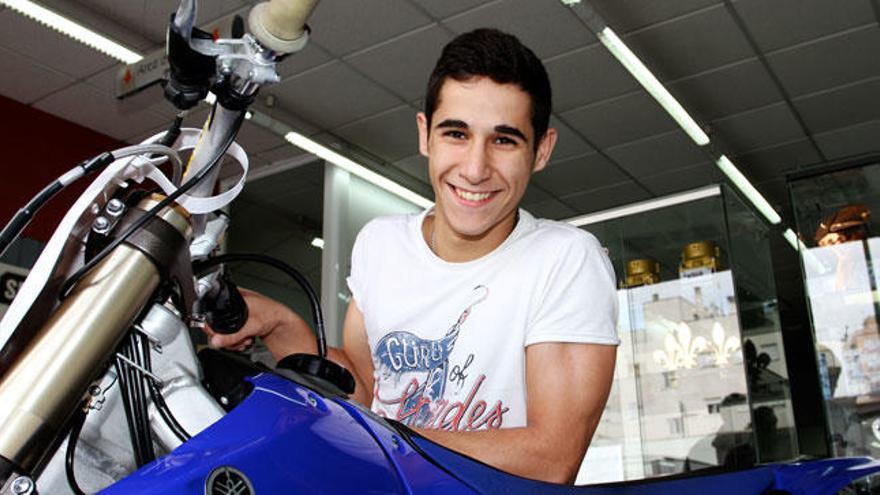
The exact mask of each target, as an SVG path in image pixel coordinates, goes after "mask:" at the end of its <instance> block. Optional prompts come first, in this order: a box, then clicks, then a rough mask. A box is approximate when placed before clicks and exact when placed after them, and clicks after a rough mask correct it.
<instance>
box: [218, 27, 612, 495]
mask: <svg viewBox="0 0 880 495" xmlns="http://www.w3.org/2000/svg"><path fill="white" fill-rule="evenodd" d="M550 108H551V96H550V83H549V80H548V78H547V74H546V72H545V70H544V67H543V65H542V64H541V62H540V60H538V58H537V57H535V55H534V54H533V53H532V52H531V51H530V50H529V49H528V48H526V47H524V46H523V45H521V44H520V43H519V41H518V40H517V39H516V38H514V37H513V36H510V35H507V34H504V33H501V32H499V31H495V30H487V29H483V30H477V31H473V32H470V33H467V34H464V35H461V36H459V37H458V38H456V39H455V40H453V41H452V42H451V43H450V44H449V45H447V46H446V48H445V49H444V51H443V54H442V56H441V58H440V60H439V61H438V62H437V66H436V67H435V69H434V72H433V73H432V75H431V79H430V81H429V84H428V94H427V98H426V103H425V112H424V113H419V114H418V116H417V123H418V128H419V149H420V151H421V153H422V154H423V155H425V156H426V157H427V158H428V167H429V173H430V178H431V185H432V186H433V188H434V194H435V199H436V204H435V206H434V208H433V209H432V210H430V211H427V212H423V213H421V214H417V215H407V216H396V217H386V218H379V219H376V220H373V221H372V222H370V223H369V224H368V225H367V226H365V227H364V228H363V230H362V231H361V233H360V234H359V235H358V238H357V241H356V243H355V247H354V250H353V253H352V273H351V276H350V277H349V279H348V283H349V286H350V288H351V291H352V295H353V297H352V301H351V303H350V304H349V307H348V312H347V314H346V317H345V322H344V328H343V334H344V345H343V347H342V348H341V349H332V350H331V351H330V353H329V354H330V358H331V359H333V360H335V361H337V362H339V363H340V364H342V365H344V366H345V367H346V368H348V369H349V370H350V371H352V373H353V375H354V376H355V378H356V382H357V389H356V392H355V398H356V399H357V400H358V401H360V402H362V403H363V404H365V405H368V406H370V407H371V408H372V410H373V411H375V412H376V413H378V414H380V415H383V416H387V417H390V418H394V419H397V420H399V421H402V422H403V423H405V424H407V425H409V426H411V427H414V428H418V429H419V432H420V433H421V434H423V435H424V436H426V437H428V438H430V439H432V440H434V441H436V442H438V443H440V444H443V445H445V446H447V447H450V448H452V449H455V450H458V451H460V452H462V453H465V454H468V455H470V456H472V457H475V458H477V459H480V460H482V461H484V462H486V463H488V464H491V465H493V466H496V467H498V468H500V469H503V470H506V471H509V472H512V473H515V474H519V475H521V476H526V477H529V478H535V479H542V480H548V481H555V482H560V483H570V482H572V481H573V480H574V477H575V475H576V473H577V470H578V467H579V465H580V462H581V459H582V458H583V455H584V452H585V451H586V448H587V445H588V444H589V442H590V438H591V437H592V434H593V432H594V430H595V428H596V425H597V424H598V422H599V418H600V416H601V413H602V410H603V408H604V405H605V401H606V399H607V396H608V391H609V389H610V385H611V378H612V375H613V369H614V361H615V354H616V347H615V346H616V344H617V343H618V340H617V337H616V334H615V326H616V323H615V321H616V315H617V308H616V294H615V287H614V273H613V271H612V269H611V266H610V263H609V261H608V258H607V256H606V255H605V254H604V252H603V250H602V248H601V246H600V245H599V243H598V242H597V241H596V239H595V238H594V237H592V236H591V235H589V234H587V233H586V232H583V231H581V230H579V229H577V228H574V227H571V226H569V225H565V224H561V223H557V222H552V221H548V220H537V219H535V218H534V217H532V216H531V215H530V214H529V213H527V212H525V211H524V210H520V209H519V208H518V205H519V202H520V200H521V199H522V196H523V194H524V193H525V190H526V186H527V185H528V182H529V178H530V176H531V174H532V173H533V172H537V171H539V170H541V169H543V168H544V167H545V166H546V165H547V162H548V160H549V159H550V155H551V152H552V151H553V147H554V145H555V143H556V131H555V130H554V129H551V128H548V122H549V116H550ZM245 296H246V299H247V301H248V305H249V307H250V308H251V315H252V316H251V318H250V320H249V321H248V324H247V325H246V326H245V328H243V329H242V330H241V331H239V332H238V333H237V334H234V335H230V336H220V335H217V336H214V337H213V338H212V343H213V344H215V345H218V346H224V347H232V348H235V347H241V346H242V345H244V344H246V343H248V342H250V341H251V339H252V338H253V337H254V336H260V337H262V338H263V340H264V341H265V343H266V345H267V346H268V347H269V348H270V349H271V350H272V352H273V354H274V355H275V356H276V357H279V358H280V357H283V356H285V355H287V354H289V353H292V352H303V351H309V350H310V351H312V352H314V342H313V337H312V335H311V332H310V330H309V329H308V326H307V325H306V324H305V322H303V321H302V319H300V318H299V317H298V316H297V315H295V314H294V313H293V312H291V311H290V310H288V309H286V308H285V307H283V306H282V305H280V304H278V303H276V302H274V301H271V300H269V299H267V298H265V297H263V296H260V295H258V294H255V293H246V294H245Z"/></svg>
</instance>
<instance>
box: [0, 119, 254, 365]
mask: <svg viewBox="0 0 880 495" xmlns="http://www.w3.org/2000/svg"><path fill="white" fill-rule="evenodd" d="M200 132H201V131H200V130H199V129H189V128H185V129H181V135H180V141H179V142H180V143H181V146H179V147H178V150H180V151H183V150H188V149H192V148H194V147H195V145H196V143H197V142H198V136H199V133H200ZM164 134H165V133H164V132H160V133H158V134H156V135H154V136H152V137H150V138H148V139H146V140H144V141H143V143H145V144H146V143H155V142H158V141H159V139H160V138H161V137H162V136H164ZM226 153H227V155H230V156H232V157H233V158H234V159H235V160H236V161H237V162H238V164H239V166H241V168H242V174H241V177H240V178H239V180H238V182H237V183H236V184H235V185H234V186H233V187H232V188H230V189H229V190H227V191H226V192H224V193H221V194H218V195H216V196H211V197H207V198H197V197H192V196H189V195H187V194H183V195H181V196H180V197H179V198H178V200H177V203H178V204H180V205H181V206H183V207H184V208H186V209H187V210H188V211H189V212H190V213H193V214H202V213H210V212H212V211H215V210H218V209H220V208H222V207H224V206H226V205H227V204H229V203H230V202H232V200H233V199H235V197H236V196H238V193H240V192H241V190H242V188H243V187H244V182H245V179H246V177H247V171H248V159H247V155H246V154H245V152H244V150H243V149H242V148H241V146H239V145H238V144H237V143H232V144H231V145H230V146H229V149H228V150H227V151H226ZM164 160H165V158H164V157H163V158H161V159H158V160H151V159H148V158H145V157H143V156H132V157H126V158H122V159H119V160H116V161H114V162H113V163H111V164H110V165H108V166H107V168H105V169H104V171H103V172H102V173H101V174H100V175H99V176H98V178H97V179H95V180H94V181H93V182H92V183H91V184H90V185H89V186H88V187H87V188H86V190H85V192H83V193H82V195H80V197H79V198H78V199H77V200H76V202H75V203H74V204H73V206H72V207H71V208H70V210H68V212H67V214H66V215H64V218H63V219H62V220H61V223H60V224H58V228H56V229H55V232H54V233H53V234H52V237H51V238H50V239H49V242H48V243H47V244H46V247H45V248H44V249H43V252H42V254H40V257H39V258H38V259H37V262H36V263H35V264H34V267H33V268H32V269H31V271H30V274H29V275H28V277H27V279H26V280H25V281H24V283H23V284H22V285H21V288H20V289H19V291H18V294H17V295H16V297H15V299H13V301H12V304H11V305H10V306H9V308H8V309H7V311H6V313H5V314H4V315H3V319H2V320H0V349H2V348H3V347H4V346H5V345H6V343H7V342H8V341H9V338H10V337H11V336H12V333H13V332H14V331H15V329H16V328H18V326H19V325H20V324H21V322H22V319H23V318H24V317H25V315H26V314H27V312H28V310H29V309H30V307H31V306H32V305H33V304H34V302H35V301H36V300H37V298H38V297H39V296H40V294H41V293H42V291H43V289H44V288H45V287H46V284H47V282H48V281H49V280H50V278H52V277H57V276H59V275H65V276H66V275H69V274H71V273H73V271H74V270H76V268H78V267H79V266H81V256H75V257H74V258H75V259H76V260H80V261H71V260H70V256H67V257H66V259H65V261H66V262H67V263H66V265H64V264H63V263H60V262H61V258H62V254H63V253H64V250H65V246H66V245H67V244H68V243H79V246H78V248H79V249H80V250H82V249H84V245H85V244H84V237H85V235H86V233H87V232H88V229H89V226H90V225H91V222H92V220H93V219H94V216H95V214H96V213H95V212H96V208H99V207H100V205H103V204H104V203H106V202H107V201H108V199H109V197H110V196H111V195H112V194H113V192H114V191H116V189H117V188H118V187H119V185H120V184H122V183H123V182H124V181H126V180H135V181H137V182H141V181H143V180H144V179H145V178H149V179H151V180H152V181H154V182H155V183H156V184H157V185H158V186H159V187H160V188H162V190H163V191H164V192H165V193H166V194H170V193H172V192H174V191H175V190H176V189H177V186H175V185H174V184H173V183H172V182H171V180H169V179H168V177H166V176H165V175H164V174H163V173H162V171H161V170H159V168H158V167H157V165H158V164H161V163H162V162H163V161H164ZM80 236H81V238H80ZM62 265H64V266H62Z"/></svg>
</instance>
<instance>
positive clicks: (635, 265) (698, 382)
mask: <svg viewBox="0 0 880 495" xmlns="http://www.w3.org/2000/svg"><path fill="white" fill-rule="evenodd" d="M576 221H577V222H578V223H579V224H582V228H584V229H585V230H587V231H589V232H591V233H593V234H594V235H596V237H598V238H599V240H600V241H601V242H602V244H603V246H605V248H606V249H607V250H608V253H609V255H610V257H611V260H612V263H613V264H614V268H615V271H616V273H617V276H618V281H619V283H620V290H619V292H618V297H619V302H620V315H619V321H618V332H619V335H620V338H621V345H620V347H619V349H618V360H617V368H616V370H615V381H614V384H613V386H612V392H611V396H610V397H609V400H608V404H607V406H606V409H605V412H604V414H603V416H602V421H601V423H600V425H599V428H598V430H597V431H596V434H595V436H594V438H593V441H592V443H591V446H590V449H589V451H588V452H587V456H586V458H585V461H584V464H583V466H582V468H581V472H580V473H579V475H578V482H579V483H596V482H602V481H616V480H631V479H640V478H647V477H654V476H661V475H667V474H673V473H682V472H688V471H696V470H699V469H702V468H706V467H711V466H719V465H724V466H730V467H743V466H748V465H752V464H754V463H756V462H766V461H769V460H780V459H788V458H793V457H795V456H796V452H797V445H796V443H795V442H796V440H795V438H796V437H795V435H794V424H793V415H792V411H791V401H790V397H789V394H788V379H787V375H786V367H785V361H784V356H783V351H782V349H783V347H782V342H781V335H780V328H779V318H778V312H777V308H776V304H775V295H774V294H775V291H774V290H773V288H774V283H773V278H772V270H771V269H770V259H769V251H768V249H769V248H768V244H767V228H766V227H765V226H764V224H763V222H762V221H761V220H760V219H759V218H757V217H756V216H755V215H754V214H753V213H752V212H751V211H750V210H749V209H748V208H747V207H746V206H745V205H743V204H742V202H741V201H740V200H739V198H738V197H737V196H736V195H735V194H734V193H733V192H732V191H730V190H727V189H726V188H723V187H720V186H713V187H711V188H708V189H701V190H697V191H691V192H688V193H683V194H681V195H676V196H672V197H666V198H661V199H659V200H652V201H649V202H644V203H640V204H636V205H631V206H628V207H624V208H618V209H615V210H612V211H609V212H602V213H599V214H596V215H590V216H588V217H584V218H581V219H576ZM734 233H735V235H734Z"/></svg>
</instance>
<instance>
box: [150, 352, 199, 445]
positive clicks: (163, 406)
mask: <svg viewBox="0 0 880 495" xmlns="http://www.w3.org/2000/svg"><path fill="white" fill-rule="evenodd" d="M140 342H141V348H142V349H143V353H144V368H146V369H147V370H148V371H152V370H153V363H152V359H151V357H150V347H149V343H148V342H147V340H146V339H144V338H141V339H140ZM147 390H148V391H149V392H150V398H151V399H153V404H155V405H156V410H157V411H159V415H160V416H161V417H162V420H163V421H165V424H166V425H167V426H168V428H169V429H170V430H171V431H172V432H173V433H174V435H175V436H177V438H178V439H179V440H180V441H181V442H186V441H187V440H189V439H190V438H192V435H190V434H189V433H187V431H186V429H184V427H183V426H182V425H181V424H180V423H179V422H178V421H177V418H175V417H174V414H172V412H171V409H170V408H169V407H168V403H166V402H165V398H164V397H163V396H162V391H161V390H159V387H158V385H157V384H156V382H155V381H153V379H152V378H151V377H147Z"/></svg>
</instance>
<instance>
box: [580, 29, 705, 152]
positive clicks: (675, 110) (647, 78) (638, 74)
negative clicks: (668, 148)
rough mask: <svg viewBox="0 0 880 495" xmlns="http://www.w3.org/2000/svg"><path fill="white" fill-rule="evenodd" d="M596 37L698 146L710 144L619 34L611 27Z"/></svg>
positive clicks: (701, 131) (694, 122)
mask: <svg viewBox="0 0 880 495" xmlns="http://www.w3.org/2000/svg"><path fill="white" fill-rule="evenodd" d="M596 36H597V37H598V38H599V41H601V42H602V44H603V45H605V47H606V48H608V51H610V52H611V54H612V55H614V56H615V57H616V58H617V60H619V61H620V63H621V64H623V66H624V67H626V70H628V71H629V72H630V74H632V75H633V77H635V78H636V80H637V81H639V83H640V84H641V85H642V86H643V87H644V88H645V90H647V91H648V93H650V94H651V96H653V97H654V99H655V100H657V103H660V106H662V107H663V108H664V109H665V110H666V112H667V113H668V114H669V115H670V116H671V117H672V118H673V119H675V121H676V122H678V125H679V126H681V128H682V129H684V132H686V133H687V135H688V136H690V137H691V139H693V140H694V142H695V143H697V145H698V146H705V145H707V144H709V136H707V135H706V133H705V132H703V129H702V128H700V126H699V125H698V124H697V122H696V121H695V120H694V119H693V118H692V117H691V116H690V115H689V114H688V113H687V111H686V110H685V109H684V107H682V106H681V103H679V102H678V100H676V99H675V97H674V96H672V94H670V93H669V91H667V90H666V87H664V86H663V84H661V83H660V81H658V80H657V78H656V77H654V74H653V73H651V71H650V70H648V68H647V67H645V64H643V63H642V61H641V60H639V58H638V57H636V55H635V54H634V53H633V52H632V51H630V49H629V47H627V46H626V44H624V43H623V41H621V39H620V38H618V37H617V34H615V33H614V31H612V30H611V28H610V27H607V26H606V27H605V29H603V30H602V31H600V32H599V33H597V35H596Z"/></svg>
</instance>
